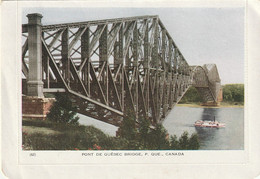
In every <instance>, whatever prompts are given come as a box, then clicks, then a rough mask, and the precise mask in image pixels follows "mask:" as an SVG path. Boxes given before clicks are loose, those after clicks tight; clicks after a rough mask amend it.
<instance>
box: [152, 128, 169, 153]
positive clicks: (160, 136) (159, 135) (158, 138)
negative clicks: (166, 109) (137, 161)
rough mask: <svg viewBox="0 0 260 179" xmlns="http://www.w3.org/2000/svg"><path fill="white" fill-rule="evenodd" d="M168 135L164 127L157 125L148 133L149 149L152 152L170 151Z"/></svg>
mask: <svg viewBox="0 0 260 179" xmlns="http://www.w3.org/2000/svg"><path fill="white" fill-rule="evenodd" d="M167 136H168V133H167V131H166V130H165V128H164V127H163V126H162V125H160V124H159V125H157V126H156V128H155V129H154V130H151V132H150V133H148V137H149V138H148V139H149V140H148V141H149V143H148V148H149V149H150V150H159V149H169V141H168V140H167Z"/></svg>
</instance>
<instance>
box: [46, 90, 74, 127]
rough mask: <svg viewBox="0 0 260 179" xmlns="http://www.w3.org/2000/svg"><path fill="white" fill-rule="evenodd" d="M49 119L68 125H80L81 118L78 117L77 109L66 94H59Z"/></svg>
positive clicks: (48, 116)
mask: <svg viewBox="0 0 260 179" xmlns="http://www.w3.org/2000/svg"><path fill="white" fill-rule="evenodd" d="M55 96H56V101H55V102H54V104H53V106H52V108H51V110H50V113H49V114H48V115H47V119H48V120H50V121H53V122H57V123H67V124H74V125H78V120H79V117H78V116H76V114H77V113H76V107H73V105H72V101H71V100H70V98H69V97H68V95H67V94H66V93H63V94H61V93H57V94H56V95H55Z"/></svg>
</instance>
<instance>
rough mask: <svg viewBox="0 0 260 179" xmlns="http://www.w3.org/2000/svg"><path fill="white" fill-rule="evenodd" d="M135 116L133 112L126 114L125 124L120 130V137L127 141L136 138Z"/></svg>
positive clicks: (123, 123)
mask: <svg viewBox="0 0 260 179" xmlns="http://www.w3.org/2000/svg"><path fill="white" fill-rule="evenodd" d="M135 124H136V123H135V116H134V115H133V113H131V112H126V115H125V116H124V119H123V122H122V124H121V126H120V128H119V131H120V136H121V137H123V138H125V139H127V140H134V139H135V138H136V133H137V131H136V127H135Z"/></svg>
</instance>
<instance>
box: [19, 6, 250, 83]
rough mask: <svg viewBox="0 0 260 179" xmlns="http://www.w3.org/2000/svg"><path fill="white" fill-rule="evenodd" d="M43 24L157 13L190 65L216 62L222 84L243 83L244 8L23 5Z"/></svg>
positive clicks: (25, 13)
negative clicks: (45, 6)
mask: <svg viewBox="0 0 260 179" xmlns="http://www.w3.org/2000/svg"><path fill="white" fill-rule="evenodd" d="M28 13H40V14H42V15H43V18H42V23H43V25H49V24H59V23H69V22H81V21H89V20H101V19H109V18H121V17H131V16H143V15H159V18H160V19H161V21H162V22H163V24H164V26H165V27H166V29H167V31H168V32H169V34H170V35H171V37H172V38H173V40H174V41H175V43H176V45H177V46H178V48H179V50H180V51H181V52H182V54H183V56H184V57H185V59H186V61H187V62H188V64H189V65H203V64H210V63H215V64H216V65H217V68H218V71H219V75H220V78H221V83H222V84H230V83H244V53H245V50H244V49H245V48H244V45H245V44H244V39H245V38H244V9H243V8H26V9H23V15H22V22H23V23H27V17H26V15H27V14H28Z"/></svg>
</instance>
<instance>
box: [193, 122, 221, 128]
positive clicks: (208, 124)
mask: <svg viewBox="0 0 260 179" xmlns="http://www.w3.org/2000/svg"><path fill="white" fill-rule="evenodd" d="M194 126H195V127H211V128H220V127H225V123H220V122H218V121H215V120H214V121H202V120H198V121H196V122H195V124H194Z"/></svg>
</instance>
